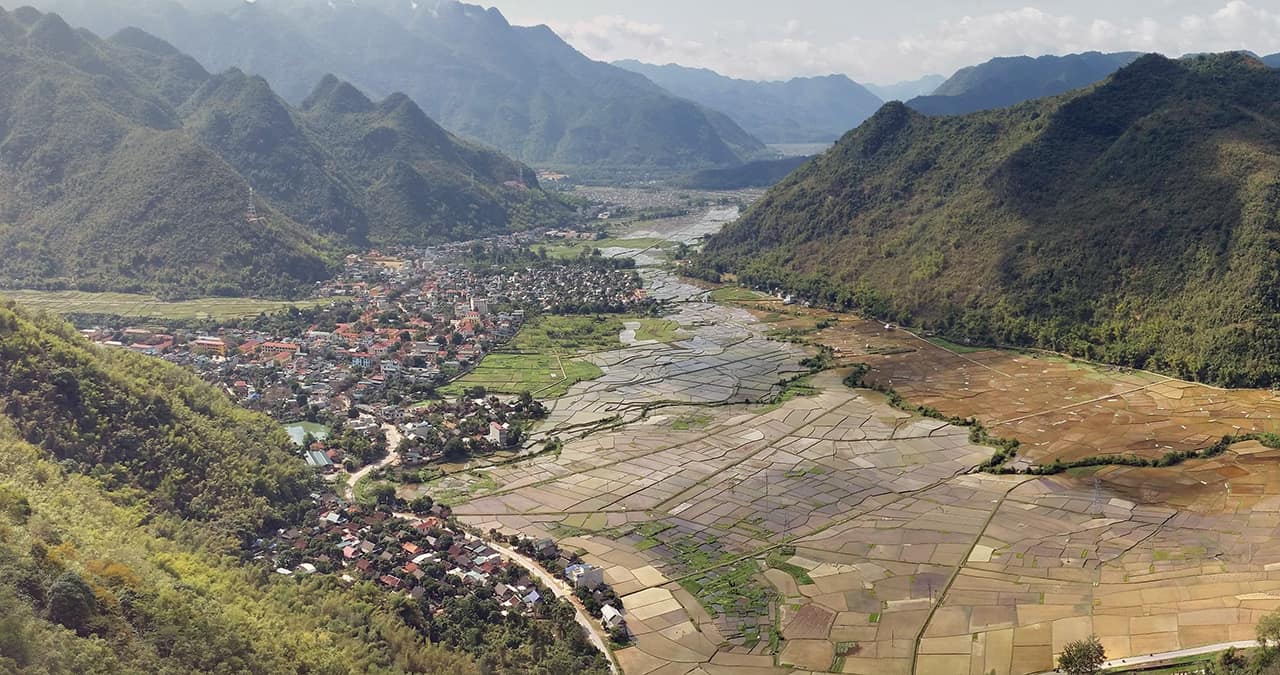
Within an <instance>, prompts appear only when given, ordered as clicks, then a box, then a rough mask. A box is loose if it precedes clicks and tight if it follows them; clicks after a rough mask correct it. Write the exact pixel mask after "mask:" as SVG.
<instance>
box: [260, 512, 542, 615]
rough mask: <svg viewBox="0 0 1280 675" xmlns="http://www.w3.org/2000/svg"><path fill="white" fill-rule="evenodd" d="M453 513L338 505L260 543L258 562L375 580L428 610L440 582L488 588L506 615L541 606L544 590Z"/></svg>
mask: <svg viewBox="0 0 1280 675" xmlns="http://www.w3.org/2000/svg"><path fill="white" fill-rule="evenodd" d="M446 514H447V509H444V508H443V507H440V506H436V507H433V514H432V515H428V516H425V517H423V518H421V519H419V520H414V521H409V520H404V519H401V518H397V517H396V516H394V515H391V514H389V513H386V512H383V511H376V510H372V509H365V508H363V507H360V506H358V505H346V504H343V503H342V502H340V501H337V500H332V501H330V502H329V505H328V506H327V508H325V509H324V510H322V511H321V512H320V513H319V516H318V519H317V522H316V525H314V526H312V527H308V528H301V529H299V528H294V529H290V530H287V531H282V532H280V533H279V536H278V537H277V538H276V539H273V540H271V541H266V542H261V549H260V551H259V553H258V555H257V557H258V558H259V559H267V560H270V561H271V563H272V564H273V565H275V569H276V572H277V573H278V574H281V575H284V576H293V575H299V574H303V575H305V574H316V573H333V574H337V575H339V576H340V578H341V579H342V580H343V581H345V582H347V583H356V582H358V581H370V582H373V583H375V584H377V585H378V586H379V587H381V588H383V589H384V590H386V591H388V592H401V593H405V594H406V595H408V596H409V597H410V598H413V599H414V600H416V601H418V602H421V603H424V604H425V605H430V604H431V603H433V602H435V601H438V600H439V598H440V596H441V593H440V592H439V591H438V590H433V589H434V588H435V587H438V586H440V585H441V584H444V585H448V586H452V587H453V589H451V590H450V591H449V592H447V593H445V594H444V595H449V596H452V595H456V592H457V590H459V589H462V590H475V589H478V588H481V587H488V588H490V589H491V590H492V591H493V596H494V598H495V599H496V600H497V602H498V603H499V604H500V605H502V607H503V608H504V610H507V611H517V612H519V611H528V610H532V609H533V607H534V606H536V605H538V604H539V603H541V602H543V600H544V598H545V597H546V591H545V589H543V588H541V587H540V586H539V585H538V584H536V583H535V582H534V581H533V580H532V578H531V577H529V575H528V573H527V571H526V570H524V569H523V568H521V567H520V566H518V565H516V564H514V563H513V562H511V561H510V560H508V559H507V558H505V557H504V556H502V555H501V554H500V553H498V552H497V551H495V550H494V549H493V548H491V547H490V546H489V545H488V544H487V543H485V541H484V540H482V539H479V538H476V537H472V536H470V535H468V534H467V533H466V532H465V531H464V530H462V529H460V528H455V527H453V526H451V525H450V522H449V521H448V520H447V518H446V517H445V515H446Z"/></svg>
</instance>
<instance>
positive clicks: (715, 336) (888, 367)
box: [455, 271, 1280, 675]
mask: <svg viewBox="0 0 1280 675" xmlns="http://www.w3.org/2000/svg"><path fill="white" fill-rule="evenodd" d="M646 274H647V275H648V278H649V279H650V282H651V285H650V287H651V288H652V289H655V291H657V292H662V293H665V294H667V295H668V297H671V298H673V299H676V300H678V301H679V303H678V307H679V309H678V311H676V312H675V313H674V314H673V315H672V316H671V317H669V318H670V319H671V320H673V321H676V322H677V323H678V324H679V325H680V331H681V335H682V336H683V339H680V340H677V341H674V342H672V343H670V344H648V345H633V346H631V347H628V348H625V349H620V350H618V351H616V352H607V353H603V354H598V355H595V356H594V357H593V358H594V359H595V361H594V362H595V363H596V365H597V366H599V367H600V368H601V370H602V371H603V373H604V375H603V376H602V377H601V378H599V379H597V380H594V381H592V382H584V383H581V384H579V385H577V386H575V387H574V388H573V389H571V390H570V392H569V393H568V395H566V396H565V397H562V398H561V399H558V400H557V401H555V402H554V405H553V408H552V416H551V419H550V420H549V421H548V422H547V423H546V424H545V426H544V427H543V428H542V430H541V433H543V434H546V435H556V436H557V437H559V438H561V439H562V440H564V441H565V444H564V447H563V449H562V450H561V451H560V452H559V453H558V454H554V455H550V454H548V455H540V456H537V457H532V458H529V459H527V460H525V461H522V462H519V463H515V464H508V465H504V466H495V467H491V468H490V469H488V470H486V471H484V472H483V473H477V474H476V475H482V476H483V482H484V486H483V489H477V490H475V491H474V492H473V493H472V494H473V495H474V496H473V497H472V498H470V499H469V500H465V501H463V502H462V503H459V504H457V506H456V507H455V509H456V513H457V514H458V515H459V516H460V517H461V518H462V519H464V520H465V521H467V522H469V523H471V524H473V525H476V526H479V527H481V528H484V529H488V528H498V529H500V530H504V531H508V532H514V531H518V532H521V533H524V534H527V535H532V536H543V535H546V536H552V537H554V538H556V539H557V540H558V541H559V542H560V543H561V544H562V545H563V546H566V547H570V548H575V549H578V550H581V551H582V552H583V555H584V557H585V558H586V559H587V561H589V562H592V563H594V564H597V565H600V566H602V567H604V568H605V570H606V578H607V579H608V581H609V582H610V583H611V584H613V586H614V588H615V589H616V590H617V592H618V593H619V594H620V595H622V596H623V598H624V605H625V612H626V614H627V619H628V625H629V626H630V628H631V629H632V631H633V632H634V633H635V635H636V638H637V639H636V643H635V645H634V646H631V647H628V648H626V649H623V650H620V651H619V652H618V653H617V657H618V660H619V662H620V663H621V665H622V667H623V669H624V671H625V672H626V673H628V674H629V675H640V674H643V675H647V674H650V673H653V674H658V675H685V674H699V675H701V674H707V675H718V674H721V673H723V674H729V673H734V674H737V673H747V674H748V675H751V674H755V673H759V674H764V673H787V672H840V673H863V674H866V675H880V674H895V673H898V674H906V673H921V674H929V675H951V674H954V673H973V674H975V675H977V674H986V673H989V672H992V671H994V672H996V673H999V674H1001V675H1004V674H1009V673H1034V672H1039V671H1042V670H1046V669H1048V668H1050V667H1052V664H1053V662H1054V658H1055V655H1056V653H1058V652H1059V651H1060V650H1061V649H1062V647H1063V645H1065V644H1066V643H1067V642H1070V641H1072V640H1075V639H1079V638H1081V637H1085V636H1088V635H1089V634H1091V633H1092V634H1097V635H1099V636H1100V637H1101V639H1102V641H1103V643H1104V644H1105V645H1106V648H1107V652H1108V656H1109V657H1111V658H1121V657H1127V656H1133V655H1140V654H1150V653H1155V652H1162V651H1167V650H1173V649H1179V648H1188V647H1196V646H1202V645H1212V644H1218V643H1222V642H1227V641H1234V640H1241V639H1247V638H1249V637H1251V636H1252V635H1253V625H1254V623H1256V621H1257V620H1258V618H1259V617H1260V616H1262V615H1263V614H1264V613H1266V612H1269V611H1272V610H1274V609H1277V608H1280V469H1277V468H1275V467H1277V466H1280V461H1277V460H1280V452H1277V451H1274V450H1270V449H1267V448H1264V447H1262V446H1260V445H1258V444H1256V443H1242V444H1238V445H1237V446H1235V447H1233V448H1232V449H1231V450H1230V451H1228V452H1227V453H1224V454H1223V455H1221V456H1220V457H1217V458H1215V459H1213V460H1210V461H1196V462H1187V463H1184V464H1182V465H1180V466H1176V467H1171V468H1166V469H1145V468H1144V469H1135V468H1128V467H1108V468H1101V469H1096V470H1095V469H1091V470H1082V471H1073V472H1068V473H1064V474H1060V475H1058V476H1051V477H1034V476H1026V475H1013V476H992V475H986V474H982V473H978V472H976V471H975V469H976V467H977V466H978V465H979V464H981V463H982V462H983V461H984V460H986V459H987V458H988V457H990V456H991V454H992V452H993V451H992V449H991V448H989V447H984V446H978V445H974V444H972V443H971V442H970V441H969V435H968V429H966V428H964V427H955V426H951V425H948V424H946V423H944V422H940V421H937V420H933V419H929V418H924V417H919V416H914V415H910V414H907V413H904V412H902V411H900V410H898V409H896V408H893V407H892V406H890V405H888V403H887V400H886V398H885V397H884V396H882V395H880V394H877V393H875V392H872V391H868V390H853V389H849V388H847V387H845V386H844V385H843V384H841V381H840V380H841V376H842V375H843V373H844V371H842V370H835V371H827V372H824V373H821V374H819V375H816V376H814V377H813V378H812V380H811V385H812V388H813V390H814V391H815V392H816V393H815V394H813V395H811V396H802V397H797V398H792V399H790V400H787V401H785V402H784V403H781V404H776V403H775V404H769V403H768V400H769V397H770V396H771V395H773V394H775V393H776V392H777V391H778V390H779V386H778V383H779V381H780V380H783V379H786V378H789V377H792V376H794V375H795V374H797V368H796V364H797V363H798V361H799V358H800V356H801V354H802V352H801V350H800V349H799V348H797V347H796V346H794V345H791V344H788V343H786V342H781V341H771V340H768V339H766V338H765V335H766V333H768V334H772V335H795V336H803V337H804V338H807V339H811V340H817V341H820V342H822V343H825V344H830V345H832V346H834V347H839V348H840V350H841V352H840V354H841V357H842V358H843V359H845V360H846V362H847V363H854V362H867V363H870V364H871V365H872V366H873V368H874V370H873V372H872V373H871V377H872V378H873V379H874V380H876V381H879V382H883V383H885V384H891V385H892V386H893V387H894V388H895V389H896V390H897V391H898V392H900V393H901V394H902V395H903V396H904V397H905V398H906V399H907V400H908V401H910V402H912V403H917V404H924V405H930V406H934V407H936V408H938V409H940V410H942V411H943V412H944V413H947V414H949V415H957V416H968V415H976V416H978V417H979V418H980V419H982V420H983V421H984V423H986V424H987V426H988V427H989V428H991V429H992V430H993V431H994V433H996V434H998V435H1001V436H1012V437H1016V438H1019V439H1021V440H1022V441H1023V443H1024V449H1025V451H1024V453H1023V455H1024V456H1025V457H1026V458H1028V459H1030V460H1031V461H1036V462H1047V461H1051V460H1052V459H1053V458H1055V457H1063V458H1072V457H1085V456H1091V455H1098V454H1109V453H1120V452H1131V453H1134V454H1139V455H1143V456H1147V457H1153V456H1158V455H1160V454H1163V453H1164V452H1166V451H1167V450H1168V449H1171V448H1172V449H1181V448H1199V447H1204V446H1205V445H1208V444H1210V443H1211V442H1212V441H1213V440H1214V439H1216V438H1218V437H1221V436H1222V435H1223V434H1229V433H1235V432H1237V431H1247V430H1254V429H1257V430H1275V429H1277V428H1278V425H1277V424H1276V422H1275V421H1274V420H1273V415H1275V414H1277V413H1280V402H1277V400H1276V398H1275V397H1274V396H1272V395H1271V394H1270V392H1259V391H1244V392H1224V391H1220V390H1216V389H1212V388H1209V387H1202V386H1198V385H1190V384H1186V383H1182V382H1176V381H1171V380H1168V379H1167V378H1163V377H1160V376H1156V375H1151V374H1147V373H1133V372H1122V371H1113V370H1108V369H1101V368H1096V367H1093V366H1089V365H1084V364H1077V363H1072V362H1069V361H1066V360H1062V359H1058V358H1056V357H1055V358H1047V357H1046V358H1037V357H1033V356H1028V355H1023V354H1015V353H1006V352H996V351H981V350H979V351H970V350H966V349H961V348H955V349H947V348H945V347H941V346H938V345H935V344H933V343H930V342H926V341H924V340H922V339H919V338H917V337H915V336H913V335H911V334H909V333H906V332H903V331H886V330H885V329H884V327H883V326H882V325H877V324H874V323H870V322H863V321H858V320H855V319H852V318H850V317H837V318H838V319H839V320H838V321H837V322H836V324H835V325H834V326H833V327H830V328H827V329H825V330H821V331H819V330H816V329H815V326H814V323H815V321H816V320H817V319H820V318H823V317H824V315H822V314H821V313H813V312H806V311H804V310H798V309H795V308H793V307H783V306H781V304H780V303H773V304H768V303H760V302H759V301H756V300H752V302H753V303H755V304H756V305H765V306H761V307H759V309H758V311H755V312H754V315H753V314H752V313H751V312H748V311H746V310H744V309H742V308H728V307H724V306H720V305H714V304H709V303H705V302H701V301H700V300H701V298H702V297H703V295H704V294H703V292H702V291H701V290H699V289H696V288H692V287H689V286H687V285H683V284H681V283H679V282H677V281H675V280H673V279H671V278H670V277H665V276H662V275H661V274H657V273H655V272H652V271H648V272H646ZM761 319H768V322H767V323H766V322H764V321H761ZM480 480H481V479H480V478H477V479H476V481H477V486H479V481H480Z"/></svg>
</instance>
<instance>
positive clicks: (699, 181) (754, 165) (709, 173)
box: [683, 157, 813, 190]
mask: <svg viewBox="0 0 1280 675" xmlns="http://www.w3.org/2000/svg"><path fill="white" fill-rule="evenodd" d="M810 159H813V158H812V157H784V158H782V159H762V160H757V161H754V162H747V163H746V164H743V165H742V166H730V167H725V168H723V169H703V170H702V171H696V172H694V173H692V174H690V175H689V176H688V177H687V178H685V180H684V183H683V184H684V185H685V186H686V187H690V188H693V189H695V190H740V189H742V188H753V187H769V186H770V185H773V184H774V183H777V182H778V181H780V180H782V179H783V178H786V177H787V176H788V175H789V174H790V173H791V172H792V171H795V170H796V169H798V168H800V167H801V166H803V165H804V163H805V162H808V161H809V160H810Z"/></svg>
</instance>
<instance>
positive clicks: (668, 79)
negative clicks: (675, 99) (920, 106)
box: [614, 61, 882, 143]
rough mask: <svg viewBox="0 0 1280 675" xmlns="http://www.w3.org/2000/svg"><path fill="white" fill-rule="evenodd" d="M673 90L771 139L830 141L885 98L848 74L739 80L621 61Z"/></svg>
mask: <svg viewBox="0 0 1280 675" xmlns="http://www.w3.org/2000/svg"><path fill="white" fill-rule="evenodd" d="M614 65H615V66H618V67H619V68H624V69H626V70H630V71H632V72H636V73H640V74H641V75H644V76H645V77H647V78H649V79H650V80H652V81H653V82H654V83H655V84H657V85H658V86H660V87H662V88H664V89H666V90H667V91H670V92H671V93H673V94H675V95H677V96H681V97H683V98H687V99H689V100H691V101H697V102H698V103H701V104H702V105H704V106H707V107H708V108H711V109H713V110H719V111H721V112H724V113H725V114H727V115H729V116H730V117H732V118H733V119H734V120H735V121H737V122H738V124H740V125H741V126H742V128H743V129H746V130H747V132H749V133H750V134H751V135H753V136H755V137H756V138H759V139H760V140H762V141H764V142H766V143H825V142H829V141H834V140H835V139H837V138H840V136H842V135H844V132H846V131H848V130H850V129H852V128H854V127H856V126H858V125H859V124H861V123H862V121H863V120H865V119H867V118H868V117H871V115H872V114H873V113H875V111H876V110H877V109H879V108H880V106H881V104H882V101H881V100H880V99H879V98H877V97H876V95H875V94H872V93H871V92H870V91H867V89H866V88H864V87H863V86H862V85H860V84H858V83H857V82H854V81H853V80H850V79H849V78H848V77H845V76H844V75H828V76H826V77H797V78H793V79H790V80H787V81H780V82H753V81H750V80H737V79H733V78H729V77H725V76H723V75H720V74H718V73H716V72H714V71H711V70H707V69H705V68H686V67H684V66H679V65H676V64H667V65H665V66H658V65H651V64H647V63H641V62H639V61H618V62H616V63H614Z"/></svg>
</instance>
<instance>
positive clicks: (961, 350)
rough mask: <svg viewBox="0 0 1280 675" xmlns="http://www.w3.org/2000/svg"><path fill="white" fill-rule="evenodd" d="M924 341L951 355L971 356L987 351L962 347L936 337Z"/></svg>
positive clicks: (985, 348)
mask: <svg viewBox="0 0 1280 675" xmlns="http://www.w3.org/2000/svg"><path fill="white" fill-rule="evenodd" d="M925 340H928V341H929V342H930V343H931V344H934V345H937V346H939V347H942V348H943V349H945V350H947V351H949V352H952V353H953V354H972V353H974V352H981V351H986V350H987V349H988V348H987V347H974V346H971V345H962V344H960V343H958V342H952V341H950V340H948V339H946V338H941V337H938V336H936V335H935V336H933V337H927V338H925Z"/></svg>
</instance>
